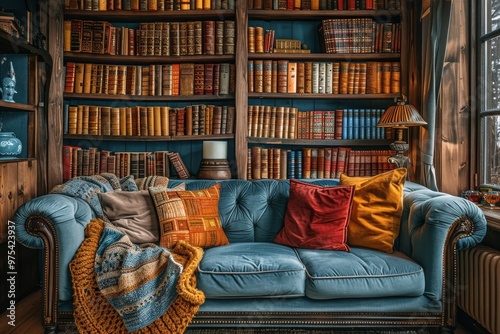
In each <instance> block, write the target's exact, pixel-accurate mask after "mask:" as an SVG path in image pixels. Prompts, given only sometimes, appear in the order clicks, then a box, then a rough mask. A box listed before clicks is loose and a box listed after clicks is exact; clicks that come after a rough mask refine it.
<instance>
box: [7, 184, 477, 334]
mask: <svg viewBox="0 0 500 334" xmlns="http://www.w3.org/2000/svg"><path fill="white" fill-rule="evenodd" d="M182 182H185V183H186V188H187V189H201V188H205V187H208V186H212V185H213V184H215V181H210V180H187V181H182ZM220 182H221V197H220V201H219V210H220V217H221V221H222V225H223V228H224V231H225V232H226V235H227V236H228V239H229V241H230V244H229V245H226V246H220V247H214V248H210V249H206V250H205V253H204V256H203V259H202V261H201V263H200V265H199V269H198V273H197V285H198V288H200V289H201V290H202V291H203V292H204V293H205V295H206V301H205V303H204V304H203V305H202V306H201V307H200V309H199V311H198V313H197V314H196V316H195V317H194V319H193V321H192V323H191V324H190V328H201V327H203V328H206V327H213V328H223V327H227V328H232V327H242V326H243V327H260V328H284V327H290V328H309V329H312V328H321V329H325V328H330V329H351V328H356V329H361V328H362V329H366V328H370V329H387V328H402V327H404V328H435V329H440V330H441V332H453V328H454V326H455V318H456V314H455V313H456V297H457V294H459V293H460V287H459V286H457V284H456V278H457V277H456V271H457V268H456V256H457V250H460V249H465V248H468V247H473V246H475V245H477V244H478V243H479V242H481V240H482V239H483V237H484V236H485V233H486V220H485V218H484V215H483V213H482V211H481V210H480V209H479V208H478V207H477V206H476V205H474V204H473V203H471V202H469V201H467V200H465V199H463V198H460V197H457V196H452V195H449V194H444V193H440V192H434V191H431V190H429V189H427V188H425V187H423V186H421V185H418V184H416V183H412V182H406V185H405V189H404V197H403V201H404V208H403V214H402V219H401V228H400V234H399V237H398V239H397V241H396V245H395V249H396V251H395V252H394V253H392V254H389V253H383V252H379V251H375V250H370V249H365V248H356V247H351V252H341V251H325V250H313V249H299V248H297V249H295V248H290V247H287V246H283V245H279V244H276V243H273V239H274V237H275V235H276V234H277V233H278V232H279V231H280V229H281V227H282V225H283V218H284V215H285V210H286V206H287V200H288V195H289V185H290V184H289V182H288V181H286V180H283V181H276V180H260V181H244V180H225V181H220ZM308 182H313V183H315V184H319V185H336V184H338V180H336V179H323V180H309V181H308ZM178 183H180V181H177V180H170V182H169V186H170V185H173V186H175V185H176V184H178ZM92 218H94V213H93V211H92V210H91V208H90V206H89V204H87V202H85V201H83V200H81V199H78V198H73V197H69V196H66V195H62V194H48V195H44V196H40V197H38V198H35V199H33V200H31V201H29V202H28V203H26V204H24V205H23V206H22V207H20V208H19V209H18V211H17V212H16V214H15V217H14V221H15V224H16V233H17V239H18V241H19V242H20V243H22V244H23V245H25V246H28V247H31V248H37V249H42V250H43V259H44V260H43V291H44V294H43V296H44V298H43V303H44V304H43V322H44V326H45V328H46V332H47V333H53V332H56V331H57V329H58V327H59V326H60V325H61V324H65V323H71V322H72V308H73V305H72V290H71V289H72V288H71V278H70V273H69V269H68V264H69V262H70V261H71V260H72V258H73V256H74V254H75V252H76V250H77V248H78V247H79V245H80V243H81V242H82V241H83V239H84V229H85V226H86V225H87V224H88V223H89V221H90V220H91V219H92Z"/></svg>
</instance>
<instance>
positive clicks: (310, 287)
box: [296, 247, 425, 299]
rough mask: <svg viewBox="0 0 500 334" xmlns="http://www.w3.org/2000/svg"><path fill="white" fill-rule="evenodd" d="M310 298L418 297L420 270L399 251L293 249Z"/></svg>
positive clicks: (421, 281) (421, 290)
mask: <svg viewBox="0 0 500 334" xmlns="http://www.w3.org/2000/svg"><path fill="white" fill-rule="evenodd" d="M296 252H297V255H298V257H299V258H300V260H301V261H302V263H303V264H304V266H305V267H306V272H307V279H306V288H305V289H306V296H307V297H309V298H313V299H333V298H371V297H396V296H420V295H422V294H423V293H424V288H425V277H424V271H423V269H422V267H421V266H419V265H418V264H417V263H415V262H414V261H412V260H410V259H409V258H408V257H406V256H405V255H404V254H402V253H400V252H394V253H392V254H389V253H384V252H380V251H375V250H370V249H365V248H357V247H351V252H349V253H347V252H338V251H328V250H312V249H304V248H297V249H296Z"/></svg>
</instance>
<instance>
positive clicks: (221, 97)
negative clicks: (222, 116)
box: [64, 93, 234, 102]
mask: <svg viewBox="0 0 500 334" xmlns="http://www.w3.org/2000/svg"><path fill="white" fill-rule="evenodd" d="M64 98H65V99H74V100H94V101H97V100H99V101H127V102H129V101H130V102H135V101H137V102H138V101H152V102H153V101H156V102H185V101H192V102H194V101H200V102H201V101H222V100H234V95H190V96H144V95H106V94H80V93H64Z"/></svg>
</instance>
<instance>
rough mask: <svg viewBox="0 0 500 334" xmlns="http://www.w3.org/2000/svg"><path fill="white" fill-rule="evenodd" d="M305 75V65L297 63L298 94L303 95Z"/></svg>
mask: <svg viewBox="0 0 500 334" xmlns="http://www.w3.org/2000/svg"><path fill="white" fill-rule="evenodd" d="M305 74H306V73H305V63H303V62H300V63H297V80H296V81H297V84H296V93H298V94H304V93H305Z"/></svg>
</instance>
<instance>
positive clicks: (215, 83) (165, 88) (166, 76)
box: [64, 62, 236, 96]
mask: <svg viewBox="0 0 500 334" xmlns="http://www.w3.org/2000/svg"><path fill="white" fill-rule="evenodd" d="M235 75H236V73H235V66H234V64H229V63H221V64H219V63H217V64H198V63H197V64H194V63H181V64H151V65H144V66H141V65H115V64H91V63H75V62H67V63H66V74H65V86H64V92H66V93H84V94H107V95H141V96H179V95H180V96H191V95H228V94H234V89H235V87H236V84H235V81H236V78H235Z"/></svg>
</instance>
